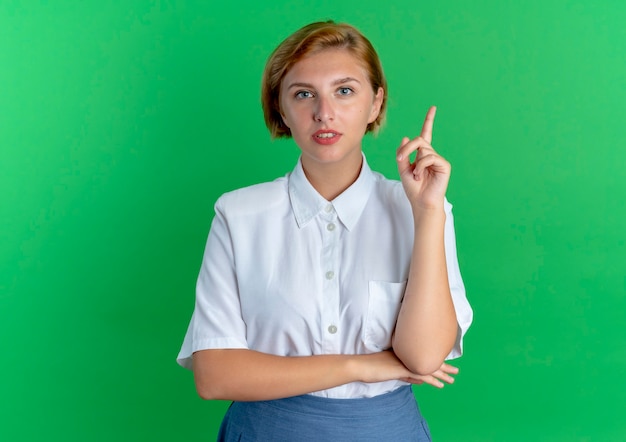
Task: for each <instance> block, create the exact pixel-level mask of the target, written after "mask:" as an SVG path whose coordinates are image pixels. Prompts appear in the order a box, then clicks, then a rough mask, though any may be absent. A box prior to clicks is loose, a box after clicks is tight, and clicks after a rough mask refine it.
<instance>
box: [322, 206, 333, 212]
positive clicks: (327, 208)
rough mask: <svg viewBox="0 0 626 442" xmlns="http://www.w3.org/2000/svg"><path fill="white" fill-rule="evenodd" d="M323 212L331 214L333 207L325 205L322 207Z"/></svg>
mask: <svg viewBox="0 0 626 442" xmlns="http://www.w3.org/2000/svg"><path fill="white" fill-rule="evenodd" d="M324 210H325V211H326V213H330V212H332V211H333V205H332V204H328V205H326V207H324Z"/></svg>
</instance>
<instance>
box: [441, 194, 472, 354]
mask: <svg viewBox="0 0 626 442" xmlns="http://www.w3.org/2000/svg"><path fill="white" fill-rule="evenodd" d="M445 211H446V223H445V236H444V241H445V251H446V262H447V268H448V281H449V284H450V293H451V294H452V302H453V304H454V309H455V311H456V318H457V323H458V326H459V330H458V333H457V338H456V342H455V344H454V347H453V348H452V351H451V352H450V354H448V356H447V357H446V359H455V358H458V357H460V356H461V355H462V354H463V337H464V336H465V333H466V332H467V329H468V328H469V326H470V325H471V323H472V319H473V311H472V308H471V306H470V304H469V302H468V300H467V296H466V293H465V286H464V284H463V279H462V278H461V271H460V269H459V262H458V258H457V253H456V238H455V233H454V217H453V216H452V204H450V203H449V202H448V201H446V203H445Z"/></svg>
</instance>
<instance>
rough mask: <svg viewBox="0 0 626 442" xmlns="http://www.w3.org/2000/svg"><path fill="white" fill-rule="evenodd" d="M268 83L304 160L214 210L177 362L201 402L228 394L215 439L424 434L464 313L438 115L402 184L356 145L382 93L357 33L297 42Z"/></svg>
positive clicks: (323, 27)
mask: <svg viewBox="0 0 626 442" xmlns="http://www.w3.org/2000/svg"><path fill="white" fill-rule="evenodd" d="M262 89H263V90H262V103H263V110H264V113H265V121H266V123H267V126H268V128H269V130H270V132H271V134H272V137H292V138H293V140H294V141H295V143H296V144H297V146H298V147H299V148H300V150H301V156H300V159H299V161H298V164H297V165H296V167H295V169H294V170H293V172H291V173H290V174H288V175H287V176H285V177H283V178H279V179H277V180H275V181H273V182H270V183H263V184H258V185H255V186H251V187H247V188H244V189H239V190H236V191H233V192H229V193H227V194H225V195H223V196H222V197H221V198H219V200H218V201H217V203H216V205H215V212H216V214H215V218H214V220H213V224H212V226H211V231H210V233H209V237H208V240H207V246H206V250H205V254H204V259H203V263H202V268H201V270H200V275H199V278H198V285H197V293H196V305H195V310H194V313H193V316H192V319H191V323H190V325H189V329H188V331H187V334H186V336H185V340H184V342H183V346H182V349H181V351H180V354H179V356H178V362H179V363H180V364H181V365H182V366H184V367H187V368H191V369H193V372H194V378H195V383H196V388H197V390H198V393H199V394H200V396H201V397H203V398H205V399H225V400H231V401H234V402H233V404H232V405H231V407H230V408H229V410H228V412H227V414H226V417H225V418H224V421H223V423H222V426H221V429H220V435H219V440H224V441H231V440H232V441H234V440H242V441H252V440H255V441H282V440H284V441H296V440H316V441H321V440H337V441H350V440H359V441H360V440H393V441H414V440H420V441H421V440H430V435H429V433H428V427H427V425H426V423H425V421H424V419H423V418H422V416H421V415H420V413H419V410H418V407H417V404H416V402H415V399H414V397H413V394H412V390H411V388H410V385H411V384H421V383H428V384H432V385H434V386H436V387H442V386H443V382H445V383H452V382H453V378H452V376H451V375H454V374H456V372H457V370H456V368H454V367H452V366H449V365H447V364H445V363H444V360H445V359H449V358H454V357H458V356H460V354H461V345H462V337H463V334H464V333H465V331H466V330H467V328H468V327H469V325H470V323H471V320H472V310H471V308H470V306H469V304H468V302H467V300H466V297H465V289H464V287H463V282H462V280H461V275H460V272H459V268H458V263H457V257H456V246H455V238H454V228H453V220H452V213H451V205H450V204H449V203H448V202H447V201H446V199H445V192H446V188H447V185H448V179H449V176H450V165H449V164H448V162H447V161H446V160H445V159H443V158H442V157H441V156H439V155H438V154H437V153H436V152H435V150H434V149H433V148H432V146H431V140H432V130H433V121H434V118H435V108H431V109H430V110H429V111H428V113H427V115H426V119H425V121H424V125H423V128H422V132H421V134H420V135H419V136H417V137H415V138H412V139H410V138H408V137H405V138H403V139H402V141H401V143H400V147H399V148H398V149H397V151H396V153H395V155H396V160H397V164H398V170H399V173H400V177H401V183H400V182H398V181H391V180H387V179H386V178H384V177H383V176H382V175H380V174H377V173H375V172H373V171H372V170H371V169H370V168H369V166H368V164H367V161H366V159H365V156H364V155H363V152H362V150H361V144H362V139H363V136H364V135H365V134H366V133H367V132H372V131H375V130H376V129H378V127H379V126H380V125H381V123H382V121H383V118H384V115H385V107H386V101H387V90H386V81H385V78H384V75H383V71H382V68H381V65H380V61H379V59H378V56H377V54H376V52H375V50H374V48H373V47H372V45H371V44H370V42H369V41H368V40H367V39H366V38H365V37H364V36H363V35H362V34H361V33H360V32H359V31H358V30H356V29H355V28H354V27H352V26H349V25H346V24H335V23H333V22H320V23H313V24H311V25H308V26H305V27H304V28H302V29H300V30H298V31H297V32H295V33H294V34H293V35H291V36H290V37H288V38H287V39H286V40H285V41H284V42H282V43H281V44H280V45H279V46H278V48H277V49H276V50H275V51H274V53H273V54H272V55H271V57H270V58H269V60H268V62H267V66H266V69H265V72H264V75H263V87H262ZM412 154H415V155H416V156H415V159H414V160H413V161H411V160H410V156H412Z"/></svg>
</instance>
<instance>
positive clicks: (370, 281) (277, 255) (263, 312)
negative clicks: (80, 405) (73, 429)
mask: <svg viewBox="0 0 626 442" xmlns="http://www.w3.org/2000/svg"><path fill="white" fill-rule="evenodd" d="M451 210H452V206H451V205H450V204H449V203H448V202H447V201H446V203H445V211H446V223H445V251H446V260H447V265H448V276H449V280H450V289H451V292H452V299H453V301H454V307H455V310H456V315H457V321H458V324H459V329H460V333H459V334H458V338H457V342H456V344H455V347H454V349H453V350H452V352H451V353H450V355H449V356H448V358H454V357H458V356H460V355H461V352H462V337H463V335H464V334H465V331H466V330H467V328H468V327H469V325H470V323H471V321H472V310H471V308H470V306H469V303H468V302H467V299H466V297H465V288H464V286H463V281H462V279H461V274H460V272H459V266H458V263H457V255H456V245H455V238H454V227H453V220H452V212H451ZM215 212H216V213H215V218H214V219H213V224H212V226H211V230H210V232H209V237H208V240H207V245H206V249H205V253H204V259H203V262H202V267H201V269H200V275H199V277H198V283H197V288H196V304H195V309H194V312H193V316H192V318H191V322H190V324H189V328H188V330H187V334H186V336H185V339H184V342H183V345H182V348H181V350H180V354H179V355H178V359H177V360H178V363H179V364H180V365H182V366H183V367H186V368H191V355H192V353H193V352H195V351H198V350H205V349H217V348H242V349H253V350H257V351H260V352H264V353H270V354H274V355H281V356H309V355H320V354H369V353H374V352H379V351H381V350H384V349H388V348H389V347H390V346H391V334H392V332H393V329H394V326H395V322H396V318H397V315H398V312H399V309H400V304H401V302H402V296H403V294H404V288H405V286H406V281H407V277H408V271H409V261H410V258H411V253H412V249H413V232H414V222H413V215H412V212H411V207H410V204H409V202H408V200H407V197H406V195H405V193H404V190H403V188H402V184H401V183H400V182H399V181H391V180H388V179H386V178H384V177H383V176H382V175H380V174H378V173H375V172H372V171H371V169H370V168H369V166H368V165H367V162H366V161H365V158H364V159H363V166H362V169H361V173H360V175H359V177H358V179H357V181H356V182H355V183H354V184H352V186H350V187H349V188H348V189H347V190H346V191H344V192H343V193H342V194H341V195H339V196H338V197H337V198H335V199H334V200H333V201H332V202H329V201H327V200H325V199H324V198H323V197H322V196H321V195H320V194H319V193H317V191H316V190H315V189H314V188H313V186H312V185H311V184H310V183H309V181H308V180H307V178H306V176H305V174H304V171H303V169H302V164H301V162H300V161H299V162H298V165H297V166H296V168H295V170H294V171H293V172H292V173H290V174H288V175H287V176H285V177H282V178H279V179H277V180H275V181H272V182H269V183H262V184H257V185H254V186H251V187H247V188H243V189H239V190H235V191H233V192H229V193H226V194H224V195H223V196H222V197H220V198H219V199H218V201H217V203H216V204H215ZM400 385H406V383H405V382H403V381H386V382H380V383H374V384H366V383H360V382H353V383H350V384H346V385H342V386H338V387H335V388H331V389H328V390H323V391H319V392H315V393H313V394H315V395H318V396H324V397H331V398H352V397H371V396H376V395H379V394H383V393H386V392H389V391H391V390H394V389H395V388H397V387H399V386H400Z"/></svg>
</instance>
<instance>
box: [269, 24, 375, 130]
mask: <svg viewBox="0 0 626 442" xmlns="http://www.w3.org/2000/svg"><path fill="white" fill-rule="evenodd" d="M325 49H346V50H348V51H349V52H350V53H351V54H352V55H354V56H355V57H356V58H357V59H358V60H360V61H361V63H362V64H363V67H364V68H365V70H366V72H367V75H368V78H369V81H370V83H371V85H372V90H373V92H374V95H376V93H377V92H378V89H379V88H381V87H382V88H383V101H382V104H381V107H380V112H379V113H378V117H377V118H376V120H375V121H373V122H371V123H369V124H368V125H367V130H366V131H365V133H367V132H375V131H376V130H378V128H379V127H380V125H381V124H382V122H383V120H384V118H385V111H386V108H387V80H386V79H385V75H384V74H383V69H382V65H381V63H380V59H379V58H378V54H377V53H376V51H375V50H374V47H373V46H372V44H371V43H370V41H369V40H368V39H367V38H366V37H365V36H364V35H363V34H361V32H360V31H359V30H358V29H356V28H355V27H353V26H350V25H348V24H344V23H335V22H333V21H326V22H316V23H311V24H309V25H307V26H304V27H303V28H301V29H299V30H297V31H296V32H294V33H293V34H291V35H290V36H289V37H287V38H286V39H285V40H284V41H283V42H282V43H281V44H280V45H278V47H277V48H276V49H275V50H274V52H272V55H270V57H269V59H268V60H267V63H266V65H265V70H264V71H263V79H262V85H261V104H262V106H263V115H264V117H265V124H266V126H267V128H268V129H269V131H270V134H271V136H272V138H282V137H286V138H288V137H291V130H290V129H289V128H288V127H287V126H286V125H285V123H284V122H283V119H282V117H281V112H280V101H279V100H280V87H281V83H282V81H283V78H285V75H287V72H289V70H290V69H291V68H292V67H293V66H294V65H295V64H296V63H297V62H298V61H300V60H302V59H303V58H304V57H306V56H307V55H311V54H313V53H316V52H319V51H322V50H325Z"/></svg>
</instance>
